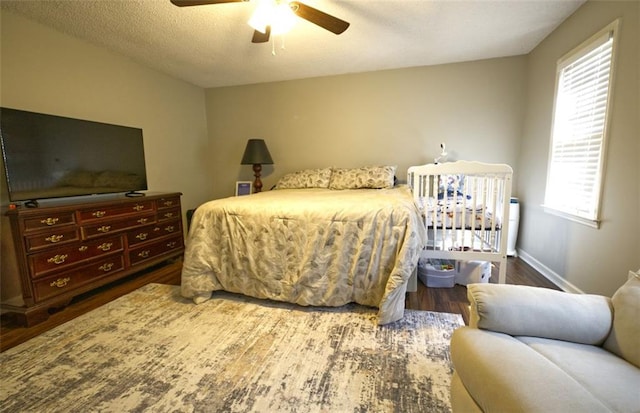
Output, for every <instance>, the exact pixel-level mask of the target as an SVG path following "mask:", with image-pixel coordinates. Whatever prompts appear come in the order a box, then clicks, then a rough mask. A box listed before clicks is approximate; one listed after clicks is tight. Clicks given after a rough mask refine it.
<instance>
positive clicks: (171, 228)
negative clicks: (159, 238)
mask: <svg viewBox="0 0 640 413" xmlns="http://www.w3.org/2000/svg"><path fill="white" fill-rule="evenodd" d="M164 230H165V231H167V232H173V231H175V230H176V227H174V226H173V225H169V226H168V227H165V228H164Z"/></svg>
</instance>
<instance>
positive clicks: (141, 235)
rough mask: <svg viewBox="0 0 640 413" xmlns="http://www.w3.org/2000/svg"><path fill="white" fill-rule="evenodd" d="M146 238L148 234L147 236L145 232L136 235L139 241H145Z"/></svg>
mask: <svg viewBox="0 0 640 413" xmlns="http://www.w3.org/2000/svg"><path fill="white" fill-rule="evenodd" d="M148 236H149V234H147V233H146V232H141V233H139V234H138V235H136V238H138V239H139V240H140V241H144V240H146V239H147V237H148Z"/></svg>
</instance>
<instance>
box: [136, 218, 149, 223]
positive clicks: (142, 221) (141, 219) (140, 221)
mask: <svg viewBox="0 0 640 413" xmlns="http://www.w3.org/2000/svg"><path fill="white" fill-rule="evenodd" d="M148 220H149V219H148V218H140V219H139V220H138V224H146V223H147V221H148Z"/></svg>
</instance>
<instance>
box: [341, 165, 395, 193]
mask: <svg viewBox="0 0 640 413" xmlns="http://www.w3.org/2000/svg"><path fill="white" fill-rule="evenodd" d="M395 175H396V166H363V167H362V168H333V173H332V174H331V182H330V183H329V189H360V188H374V189H382V188H392V187H393V185H394V181H395Z"/></svg>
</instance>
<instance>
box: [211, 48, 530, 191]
mask: <svg viewBox="0 0 640 413" xmlns="http://www.w3.org/2000/svg"><path fill="white" fill-rule="evenodd" d="M525 63H526V57H524V56H520V57H512V58H503V59H491V60H484V61H476V62H470V63H460V64H451V65H441V66H431V67H419V68H410V69H399V70H389V71H380V72H372V73H361V74H354V75H344V76H332V77H322V78H315V79H305V80H294V81H287V82H277V83H268V84H257V85H247V86H237V87H226V88H215V89H209V90H207V121H208V124H209V139H210V141H211V144H212V146H211V150H212V152H211V155H210V156H211V160H212V162H213V168H214V176H213V177H212V185H213V191H214V195H215V196H216V197H224V196H229V195H232V194H233V190H234V182H235V181H236V180H252V179H253V178H252V174H253V173H252V171H251V166H241V165H240V159H241V157H242V153H243V151H244V147H245V144H246V141H247V139H248V138H251V137H261V138H264V139H265V140H266V142H267V145H268V147H269V151H270V152H271V155H272V157H273V159H274V165H273V166H270V167H265V168H264V170H263V182H264V188H265V189H268V188H270V187H271V186H273V185H274V184H275V183H276V182H277V180H278V178H280V177H281V176H282V175H284V174H285V173H288V172H292V171H295V170H299V169H305V168H314V167H326V166H337V167H354V166H362V165H369V164H392V165H398V177H399V179H402V180H404V179H406V171H407V168H408V167H409V166H411V165H419V164H423V163H428V162H432V161H433V158H434V157H435V156H437V155H438V154H439V151H440V142H446V144H447V149H448V152H449V153H450V155H451V159H470V160H479V161H486V162H504V163H508V164H511V165H513V166H514V167H515V168H516V171H517V165H516V162H517V154H518V152H519V144H520V134H521V128H522V117H523V115H524V102H525V98H524V92H525V73H526V70H525Z"/></svg>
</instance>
